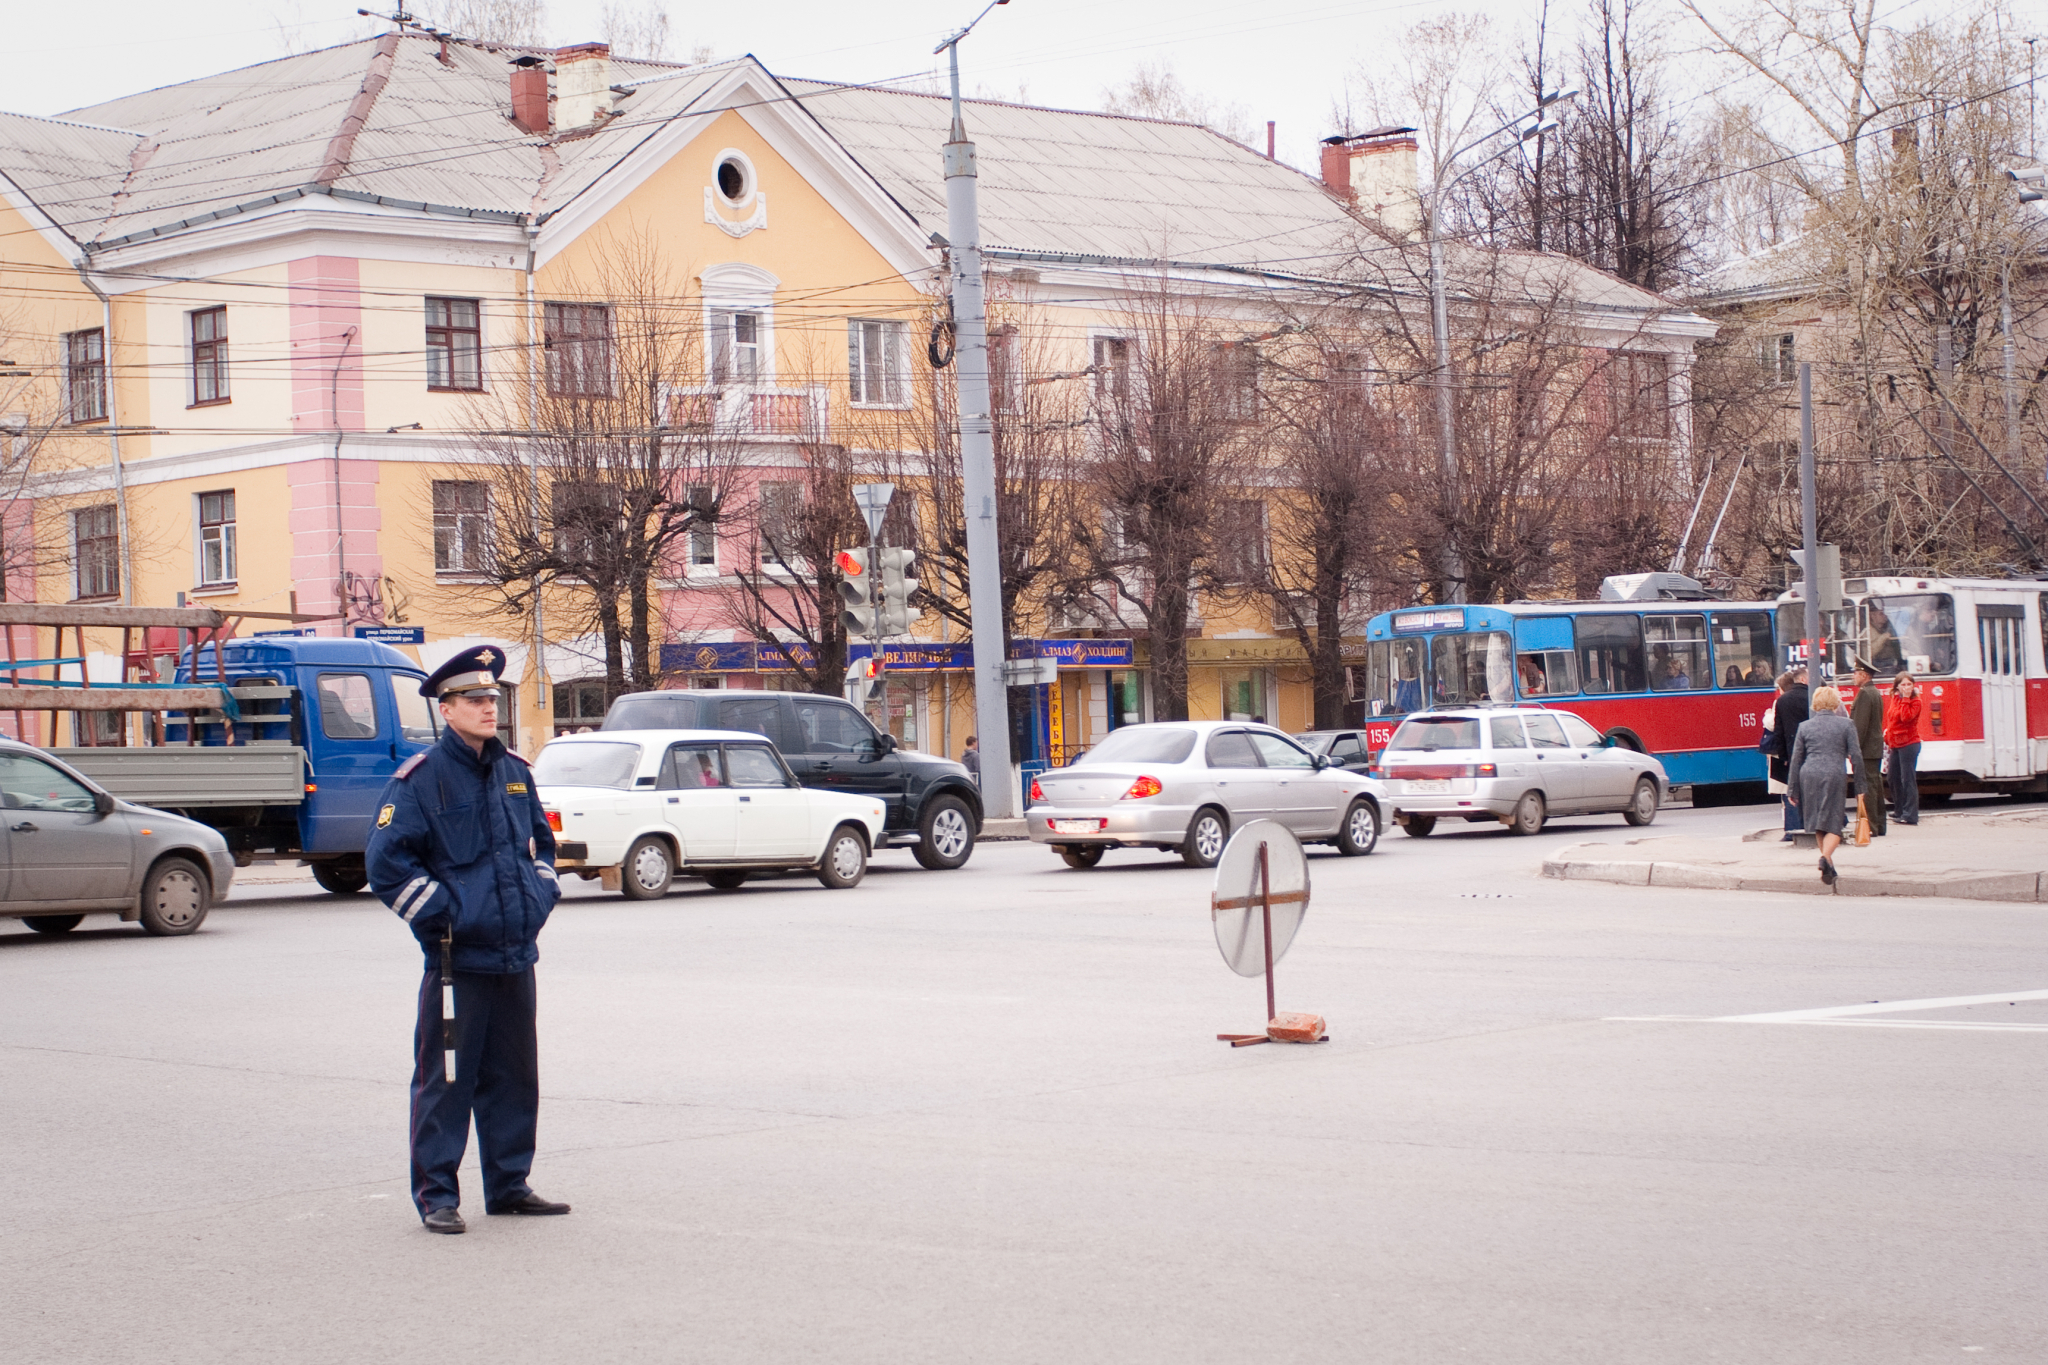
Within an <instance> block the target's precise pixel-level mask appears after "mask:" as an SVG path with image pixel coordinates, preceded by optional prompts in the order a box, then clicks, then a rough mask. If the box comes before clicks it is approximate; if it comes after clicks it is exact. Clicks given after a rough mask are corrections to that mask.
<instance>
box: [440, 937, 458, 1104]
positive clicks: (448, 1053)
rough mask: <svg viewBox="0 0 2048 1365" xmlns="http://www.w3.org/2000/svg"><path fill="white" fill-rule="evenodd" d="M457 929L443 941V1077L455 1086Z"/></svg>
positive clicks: (443, 938)
mask: <svg viewBox="0 0 2048 1365" xmlns="http://www.w3.org/2000/svg"><path fill="white" fill-rule="evenodd" d="M454 952H455V927H454V926H453V925H450V926H449V928H448V932H447V934H446V935H444V936H443V937H442V939H441V1075H442V1079H444V1080H446V1081H447V1082H448V1084H450V1085H453V1084H455V964H454Z"/></svg>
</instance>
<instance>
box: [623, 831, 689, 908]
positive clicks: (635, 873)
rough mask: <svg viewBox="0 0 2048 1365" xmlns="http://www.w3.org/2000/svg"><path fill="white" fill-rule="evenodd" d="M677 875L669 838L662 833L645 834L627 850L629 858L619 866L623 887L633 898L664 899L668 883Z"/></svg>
mask: <svg viewBox="0 0 2048 1365" xmlns="http://www.w3.org/2000/svg"><path fill="white" fill-rule="evenodd" d="M675 876H676V863H675V858H674V857H673V856H672V855H671V854H670V853H669V851H668V841H667V840H665V839H663V838H661V837H660V836H659V835H654V834H643V835H641V836H640V837H639V838H638V839H635V840H634V841H633V846H632V847H631V848H629V849H627V850H626V861H625V862H624V863H623V864H621V865H620V867H619V890H620V891H622V892H624V893H625V896H626V899H627V900H629V901H652V900H660V899H661V898H662V897H663V896H666V895H667V894H668V885H669V883H670V882H672V881H674V880H675Z"/></svg>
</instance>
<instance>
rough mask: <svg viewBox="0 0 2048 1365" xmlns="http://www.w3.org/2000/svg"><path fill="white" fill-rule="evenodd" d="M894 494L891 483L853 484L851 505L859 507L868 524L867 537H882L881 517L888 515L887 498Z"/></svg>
mask: <svg viewBox="0 0 2048 1365" xmlns="http://www.w3.org/2000/svg"><path fill="white" fill-rule="evenodd" d="M895 495H896V485H895V484H893V483H857V484H855V485H854V486H853V505H854V506H855V507H858V508H859V509H860V514H861V517H862V519H863V520H865V521H866V522H867V524H868V539H869V540H880V539H881V538H882V518H883V517H886V516H887V515H889V499H890V498H892V497H894V496H895Z"/></svg>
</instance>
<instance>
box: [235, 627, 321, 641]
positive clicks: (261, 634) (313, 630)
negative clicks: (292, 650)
mask: <svg viewBox="0 0 2048 1365" xmlns="http://www.w3.org/2000/svg"><path fill="white" fill-rule="evenodd" d="M319 633H320V628H319V627H318V626H295V627H293V628H292V629H290V630H254V631H251V632H249V634H250V637H251V638H252V639H258V640H262V639H272V638H276V637H279V636H291V637H293V638H297V637H298V636H301V635H318V634H319Z"/></svg>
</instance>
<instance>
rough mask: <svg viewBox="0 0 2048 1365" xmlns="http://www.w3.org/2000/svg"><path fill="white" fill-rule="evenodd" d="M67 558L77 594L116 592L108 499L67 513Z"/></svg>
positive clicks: (114, 530) (116, 558)
mask: <svg viewBox="0 0 2048 1365" xmlns="http://www.w3.org/2000/svg"><path fill="white" fill-rule="evenodd" d="M95 335H97V334H95ZM71 559H72V563H73V564H74V565H76V566H77V571H78V581H77V595H78V596H79V597H81V598H85V597H118V596H119V595H120V593H121V530H120V522H119V521H118V520H117V519H116V517H115V513H114V505H113V504H112V503H107V504H104V505H103V506H99V507H85V508H81V509H79V510H78V511H76V512H73V513H72V514H71Z"/></svg>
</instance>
